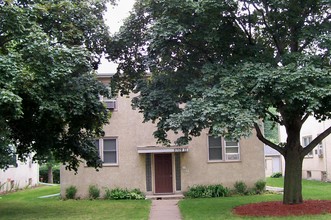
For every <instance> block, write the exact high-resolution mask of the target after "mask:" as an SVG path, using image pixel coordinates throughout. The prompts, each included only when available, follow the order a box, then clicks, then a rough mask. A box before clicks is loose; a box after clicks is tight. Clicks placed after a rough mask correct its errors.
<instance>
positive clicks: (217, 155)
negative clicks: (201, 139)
mask: <svg viewBox="0 0 331 220" xmlns="http://www.w3.org/2000/svg"><path fill="white" fill-rule="evenodd" d="M209 160H222V148H209Z"/></svg>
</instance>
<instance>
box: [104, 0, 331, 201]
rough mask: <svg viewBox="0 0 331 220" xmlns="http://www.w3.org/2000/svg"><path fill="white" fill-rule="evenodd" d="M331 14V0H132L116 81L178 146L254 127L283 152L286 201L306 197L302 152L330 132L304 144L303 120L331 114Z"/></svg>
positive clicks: (119, 40)
mask: <svg viewBox="0 0 331 220" xmlns="http://www.w3.org/2000/svg"><path fill="white" fill-rule="evenodd" d="M330 13H331V11H330V2H329V1H328V0H287V1H279V0H226V1H218V0H196V1H193V0H183V1H175V0H159V1H154V0H138V1H137V3H136V4H135V7H134V10H133V11H132V13H131V15H130V17H129V18H128V19H127V20H126V23H125V24H124V26H123V27H122V29H121V30H120V32H119V33H118V34H117V36H115V38H114V39H113V40H114V42H113V43H112V44H111V45H110V47H108V53H109V58H110V59H112V60H116V61H117V62H118V63H119V66H118V72H117V74H116V75H115V77H114V80H113V87H114V88H117V91H118V90H120V91H121V93H122V94H125V93H128V92H129V91H131V90H133V89H134V91H135V92H137V93H138V96H137V97H136V98H135V99H134V100H133V105H134V107H136V108H138V109H139V110H140V111H141V112H143V114H144V118H145V121H149V120H151V121H153V122H157V131H155V133H154V134H155V136H156V137H157V138H158V140H159V141H161V142H164V143H169V142H168V140H167V134H166V132H167V131H169V130H174V131H176V132H182V134H183V136H182V137H181V138H179V139H178V140H177V142H178V143H179V144H183V143H186V142H187V141H189V140H190V139H191V138H192V137H193V136H198V135H200V133H201V131H202V130H203V129H209V131H210V133H211V134H212V135H223V136H225V137H231V138H240V137H243V136H248V135H250V134H251V132H252V128H255V131H256V134H257V137H258V138H259V139H260V140H261V141H262V142H263V143H264V144H267V145H269V146H270V147H272V148H274V149H276V150H277V151H279V152H280V153H281V154H282V155H283V156H284V158H285V162H286V168H285V183H284V197H283V198H284V199H283V202H284V203H285V204H297V203H302V202H303V199H302V189H301V178H302V176H301V175H302V174H301V172H302V162H303V158H304V157H305V155H307V154H308V153H309V152H310V151H311V150H312V149H313V148H314V147H315V146H316V145H317V144H318V143H319V142H320V141H321V140H323V138H325V137H326V136H327V135H329V133H330V132H331V128H327V129H326V130H325V131H324V132H322V133H321V134H320V135H318V136H317V137H316V138H315V139H314V140H313V141H312V142H311V143H310V144H309V145H308V146H306V147H303V146H302V145H301V144H300V130H301V127H302V124H303V123H304V122H305V121H306V119H307V118H308V117H309V116H314V117H315V118H316V119H318V120H326V119H329V118H330V116H331V111H330V109H331V74H330V48H331V37H330V36H331V33H330V30H331V24H330V18H331V15H330ZM113 91H116V90H113ZM181 103H185V105H180V104H181ZM271 108H274V109H275V110H276V113H275V112H272V111H270V110H269V109H271ZM266 118H268V119H270V120H272V121H273V123H276V124H280V125H283V126H285V128H286V131H287V135H288V137H287V141H286V143H280V144H276V143H273V142H272V141H270V140H268V139H267V138H265V137H264V135H263V133H262V132H261V130H260V122H261V120H264V119H266Z"/></svg>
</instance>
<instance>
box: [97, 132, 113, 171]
mask: <svg viewBox="0 0 331 220" xmlns="http://www.w3.org/2000/svg"><path fill="white" fill-rule="evenodd" d="M95 145H96V147H97V148H98V151H99V154H100V158H101V160H102V161H103V163H104V164H113V165H116V164H117V151H118V150H117V139H116V138H105V139H99V140H96V141H95Z"/></svg>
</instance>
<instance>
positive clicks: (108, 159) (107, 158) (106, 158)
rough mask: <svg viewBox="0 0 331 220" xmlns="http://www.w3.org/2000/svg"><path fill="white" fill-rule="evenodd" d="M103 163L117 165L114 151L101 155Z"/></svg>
mask: <svg viewBox="0 0 331 220" xmlns="http://www.w3.org/2000/svg"><path fill="white" fill-rule="evenodd" d="M103 162H104V163H117V161H116V151H115V152H112V151H106V152H104V154H103Z"/></svg>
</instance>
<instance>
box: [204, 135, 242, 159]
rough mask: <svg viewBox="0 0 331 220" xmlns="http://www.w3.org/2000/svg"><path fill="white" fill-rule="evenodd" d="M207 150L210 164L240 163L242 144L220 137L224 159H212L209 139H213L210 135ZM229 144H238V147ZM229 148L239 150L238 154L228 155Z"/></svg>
mask: <svg viewBox="0 0 331 220" xmlns="http://www.w3.org/2000/svg"><path fill="white" fill-rule="evenodd" d="M207 137H208V138H207V148H208V162H238V161H240V158H241V157H240V144H239V141H235V140H229V139H225V138H223V137H219V138H220V139H221V140H220V141H221V152H222V159H210V155H209V150H210V147H209V137H212V136H210V135H208V136H207ZM229 142H236V143H237V145H236V146H229V145H227V143H229ZM229 148H237V149H238V152H237V153H227V152H226V151H227V149H229ZM230 157H236V159H229V158H230Z"/></svg>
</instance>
